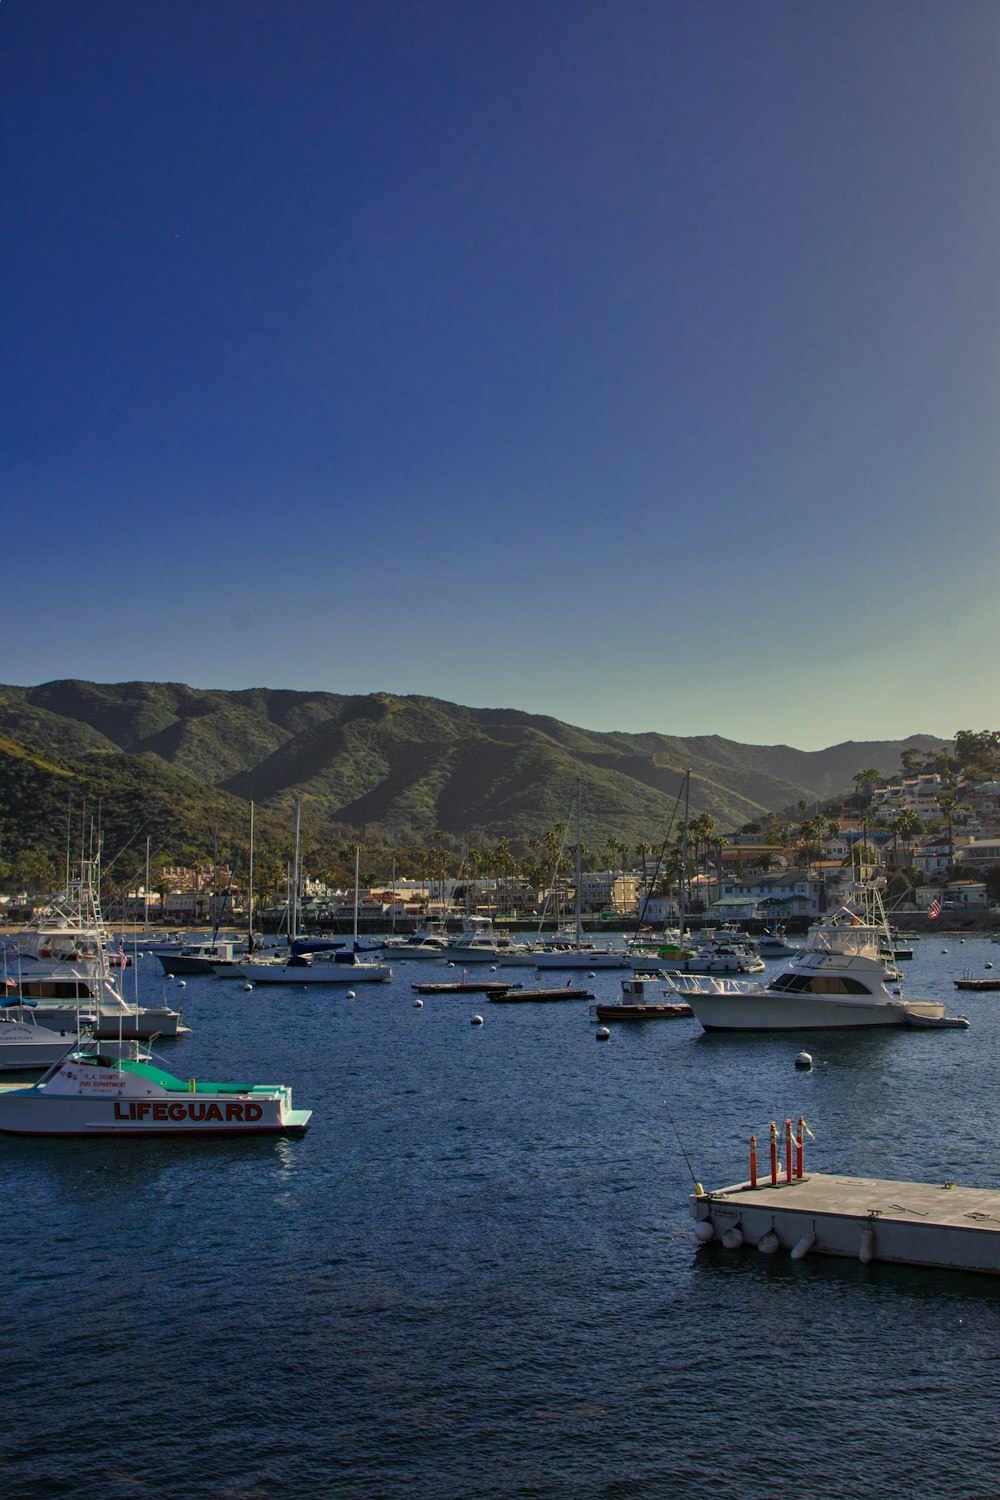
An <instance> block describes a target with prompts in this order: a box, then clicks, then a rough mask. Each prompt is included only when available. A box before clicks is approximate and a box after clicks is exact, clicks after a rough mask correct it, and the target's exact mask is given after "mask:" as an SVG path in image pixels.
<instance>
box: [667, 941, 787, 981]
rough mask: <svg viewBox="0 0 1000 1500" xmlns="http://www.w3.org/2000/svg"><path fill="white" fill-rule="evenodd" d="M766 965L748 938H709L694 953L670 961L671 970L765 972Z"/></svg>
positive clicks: (702, 972) (670, 971)
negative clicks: (747, 940) (745, 940)
mask: <svg viewBox="0 0 1000 1500" xmlns="http://www.w3.org/2000/svg"><path fill="white" fill-rule="evenodd" d="M766 968H767V965H766V964H765V962H764V960H763V959H762V958H761V956H760V954H759V953H757V952H756V950H755V949H754V947H753V945H752V944H751V943H749V942H738V941H737V940H736V939H734V938H718V937H714V938H709V939H708V941H707V942H704V943H702V944H701V946H700V947H699V948H697V949H696V950H695V952H694V953H692V954H691V956H690V957H689V958H681V959H678V960H677V961H676V962H670V963H668V964H667V969H668V972H669V973H671V974H762V973H763V972H764V970H765V969H766Z"/></svg>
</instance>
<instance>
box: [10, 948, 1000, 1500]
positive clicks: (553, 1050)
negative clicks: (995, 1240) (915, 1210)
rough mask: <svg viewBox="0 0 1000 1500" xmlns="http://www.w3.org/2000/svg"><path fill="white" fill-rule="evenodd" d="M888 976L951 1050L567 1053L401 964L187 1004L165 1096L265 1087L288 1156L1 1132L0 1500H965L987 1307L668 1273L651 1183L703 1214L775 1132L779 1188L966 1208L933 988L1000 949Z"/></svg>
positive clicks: (568, 1006)
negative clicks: (809, 1184)
mask: <svg viewBox="0 0 1000 1500" xmlns="http://www.w3.org/2000/svg"><path fill="white" fill-rule="evenodd" d="M944 949H947V950H948V951H947V952H944V951H942V950H944ZM915 952H916V955H917V956H916V957H915V959H914V960H913V961H912V962H911V963H906V964H904V965H903V966H902V967H903V972H904V976H905V986H906V990H907V992H908V993H910V994H912V995H914V996H915V995H917V994H918V993H928V994H934V995H938V996H940V997H941V998H945V999H946V1000H947V1001H948V1004H949V1007H950V1008H951V1009H952V1010H953V1011H962V1012H965V1013H966V1014H968V1015H969V1016H970V1017H971V1018H972V1020H973V1027H972V1029H971V1030H969V1031H966V1032H961V1031H944V1032H937V1033H934V1032H918V1031H913V1032H910V1031H899V1032H897V1031H895V1030H888V1031H886V1032H884V1033H867V1034H863V1035H857V1036H850V1035H838V1034H826V1035H820V1034H816V1035H813V1036H811V1037H805V1036H798V1035H792V1036H785V1037H781V1036H761V1037H739V1036H713V1037H707V1036H704V1035H703V1034H702V1033H701V1031H700V1028H699V1027H698V1025H697V1022H695V1021H693V1020H681V1021H672V1022H652V1023H645V1024H642V1025H636V1026H632V1027H626V1026H621V1027H619V1028H616V1029H615V1030H614V1032H613V1034H612V1037H611V1039H610V1041H608V1042H603V1043H601V1042H598V1041H596V1040H595V1034H594V1029H593V1025H592V1023H591V1022H590V1019H589V1016H588V1011H587V1005H586V1003H578V1002H566V1003H564V1004H560V1005H542V1006H527V1005H526V1006H503V1005H490V1004H489V1003H488V1002H487V1001H486V1000H485V998H484V997H480V996H474V997H473V996H464V997H460V998H445V997H428V998H427V999H426V1001H425V1004H424V1006H423V1008H422V1009H420V1010H418V1009H415V1008H414V1005H413V992H412V990H411V988H410V986H411V984H412V983H413V982H414V981H416V980H422V979H428V978H430V977H432V976H434V977H446V975H447V972H448V971H444V970H439V969H438V968H437V967H436V966H428V965H426V964H405V963H400V964H397V966H396V970H395V977H394V979H393V982H392V984H391V985H374V986H364V985H359V986H358V988H357V998H356V999H354V1000H349V999H348V998H347V997H346V994H343V993H329V992H328V993H326V994H319V993H317V992H315V991H309V990H293V989H289V990H288V991H276V990H273V989H271V990H264V989H263V988H260V989H257V990H255V991H254V992H253V993H252V994H246V993H244V991H243V990H242V987H241V986H240V984H239V983H233V982H226V981H221V980H200V979H194V978H192V979H189V980H188V982H187V984H186V987H185V989H184V991H183V999H184V1008H185V1012H186V1017H187V1020H188V1022H189V1024H190V1025H191V1027H192V1028H193V1031H192V1035H191V1036H189V1037H187V1038H183V1039H179V1040H177V1041H175V1042H173V1043H164V1044H162V1045H161V1049H160V1054H161V1057H162V1059H163V1060H164V1062H165V1065H166V1066H168V1067H170V1068H171V1069H172V1070H173V1071H175V1072H177V1073H178V1074H180V1075H182V1076H185V1077H187V1076H189V1075H192V1074H197V1075H199V1076H202V1077H217V1078H231V1079H236V1078H247V1079H251V1080H253V1081H258V1082H261V1081H263V1082H267V1081H272V1080H281V1081H285V1082H290V1083H291V1084H292V1085H293V1087H294V1091H295V1102H296V1104H298V1105H300V1106H303V1107H311V1108H312V1109H313V1110H314V1111H315V1114H314V1119H313V1128H312V1129H311V1130H310V1132H309V1134H308V1135H307V1136H306V1137H304V1138H302V1139H299V1140H287V1141H278V1142H273V1141H256V1142H253V1141H244V1142H225V1141H220V1142H204V1143H196V1142H181V1141H170V1140H161V1141H155V1140H148V1141H119V1142H115V1143H100V1142H64V1143H53V1142H30V1141H18V1140H11V1139H6V1140H0V1182H2V1193H3V1203H4V1208H5V1211H4V1215H3V1219H2V1238H0V1243H2V1248H3V1253H4V1257H5V1264H6V1276H5V1280H4V1287H5V1294H6V1304H7V1306H6V1317H5V1320H4V1325H3V1334H4V1338H3V1349H4V1360H3V1380H4V1396H5V1403H4V1404H5V1409H6V1421H5V1422H4V1423H3V1424H2V1428H0V1431H2V1439H0V1494H3V1495H10V1496H17V1497H22V1496H26V1497H50V1496H73V1497H76V1496H79V1497H93V1496H96V1495H100V1496H102V1497H110V1500H116V1497H117V1500H125V1497H133V1496H135V1497H145V1496H149V1497H154V1496H155V1497H174V1496H176V1497H181V1496H227V1497H234V1500H235V1497H247V1500H250V1497H254V1500H270V1497H278V1496H282V1497H287V1496H317V1497H345V1500H347V1497H349V1500H356V1497H357V1500H362V1497H364V1500H369V1497H385V1500H396V1497H403V1496H406V1497H407V1500H414V1497H417V1500H420V1497H428V1500H480V1497H482V1500H488V1497H490V1500H492V1497H511V1500H653V1497H657V1500H659V1497H682V1500H684V1497H688V1496H691V1497H695V1496H697V1497H702V1496H704V1495H705V1494H706V1493H711V1494H712V1495H713V1496H715V1497H734V1500H736V1497H738V1500H769V1497H783V1500H784V1497H788V1500H799V1497H801V1500H813V1497H817V1496H837V1497H840V1496H844V1497H867V1496H872V1497H875V1496H912V1495H924V1496H934V1497H952V1496H954V1497H966V1500H974V1497H975V1500H984V1497H986V1496H997V1495H1000V1435H998V1431H997V1424H996V1398H997V1389H998V1374H1000V1368H998V1365H1000V1353H998V1351H1000V1283H994V1281H993V1280H992V1279H990V1278H979V1277H973V1276H966V1275H960V1274H956V1273H948V1272H918V1271H913V1270H908V1269H906V1268H892V1267H884V1266H883V1267H880V1266H877V1265H875V1266H870V1267H863V1266H861V1265H860V1264H855V1263H853V1262H837V1261H824V1260H818V1259H812V1260H810V1259H808V1258H807V1259H806V1260H805V1261H802V1262H800V1263H797V1264H792V1263H791V1261H790V1260H789V1259H788V1257H787V1256H785V1255H782V1256H780V1257H779V1258H765V1257H763V1256H760V1255H759V1254H758V1253H757V1252H756V1251H753V1250H743V1251H740V1252H736V1253H733V1254H728V1253H726V1252H724V1251H722V1250H721V1248H713V1249H709V1250H708V1251H704V1250H697V1249H696V1247H695V1242H694V1237H693V1232H692V1228H693V1226H692V1223H691V1220H690V1217H689V1215H688V1206H687V1193H688V1191H689V1187H690V1183H691V1177H690V1173H689V1171H688V1166H687V1164H686V1162H685V1153H686V1156H687V1158H688V1159H689V1161H690V1164H691V1167H692V1169H693V1171H694V1172H695V1173H696V1175H697V1176H698V1178H700V1180H701V1181H702V1182H703V1183H704V1184H705V1185H706V1186H715V1187H718V1186H722V1185H724V1184H725V1183H728V1182H732V1181H735V1180H738V1179H740V1178H742V1177H743V1176H745V1175H746V1162H747V1144H746V1143H747V1140H748V1137H749V1135H750V1133H751V1132H752V1131H756V1133H757V1134H758V1136H764V1135H765V1134H766V1130H767V1126H768V1123H769V1121H770V1120H771V1119H772V1118H773V1119H777V1120H782V1119H784V1118H785V1116H791V1117H793V1118H795V1117H797V1116H798V1115H800V1114H802V1115H804V1116H805V1118H806V1119H807V1121H808V1122H809V1125H810V1126H811V1128H812V1130H813V1132H814V1133H815V1137H816V1139H815V1141H814V1142H809V1143H808V1145H807V1158H806V1161H807V1167H808V1166H809V1165H812V1166H813V1167H814V1168H816V1169H817V1170H826V1171H840V1172H844V1173H852V1174H856V1175H862V1176H883V1177H887V1176H899V1177H914V1178H919V1179H922V1180H928V1181H937V1180H945V1179H951V1180H958V1181H963V1182H970V1183H974V1184H976V1185H980V1186H989V1185H997V1184H1000V1163H998V1161H997V1157H996V1140H997V1113H998V1110H997V1097H996V1079H997V1076H998V1072H1000V992H997V993H996V994H989V993H987V994H979V995H977V994H962V993H960V992H958V991H955V990H954V988H953V985H952V980H953V979H954V978H956V977H959V976H960V975H961V973H962V972H963V970H964V969H966V968H971V969H972V970H973V971H974V972H975V973H977V974H983V973H985V965H986V964H987V963H992V962H994V961H995V962H996V965H997V969H998V971H1000V947H998V946H996V945H991V944H990V943H989V942H988V941H986V940H985V939H982V938H977V939H971V938H970V939H967V940H966V941H965V942H964V943H960V942H959V940H958V938H957V937H954V936H952V935H948V936H938V937H926V938H923V939H922V940H921V941H920V942H918V943H917V944H915ZM139 973H140V979H141V986H142V988H141V998H143V999H146V1000H148V1001H151V1000H153V999H156V998H158V997H159V996H160V994H161V992H162V989H163V981H162V978H161V976H160V973H159V964H158V962H157V961H156V960H155V959H150V958H145V959H143V960H141V961H140V964H139ZM511 973H512V974H513V977H515V978H517V979H518V980H520V981H521V982H523V983H527V982H530V980H531V979H532V977H533V976H532V971H531V970H526V971H525V970H521V971H517V972H516V973H515V971H511ZM549 978H550V979H551V976H549ZM619 979H620V976H619V975H617V974H615V973H604V974H599V975H598V976H597V977H596V978H595V979H594V980H592V981H591V982H590V985H591V988H592V989H593V990H594V992H595V993H596V994H598V995H599V996H601V997H606V998H612V997H613V996H614V995H616V994H617V992H618V987H619ZM167 989H168V993H170V994H172V995H173V996H174V997H175V998H176V997H177V995H178V990H177V986H176V984H173V985H169V986H167ZM475 1013H478V1014H481V1015H482V1016H483V1017H484V1024H483V1025H482V1026H473V1025H471V1024H470V1019H471V1017H472V1015H473V1014H475ZM803 1046H807V1047H808V1049H809V1050H810V1051H811V1052H812V1053H813V1055H814V1058H815V1062H816V1066H815V1067H814V1070H813V1071H812V1072H811V1073H801V1072H798V1071H797V1070H796V1069H795V1068H794V1066H793V1063H794V1058H795V1055H796V1053H797V1052H798V1051H799V1050H800V1049H801V1048H802V1047H803Z"/></svg>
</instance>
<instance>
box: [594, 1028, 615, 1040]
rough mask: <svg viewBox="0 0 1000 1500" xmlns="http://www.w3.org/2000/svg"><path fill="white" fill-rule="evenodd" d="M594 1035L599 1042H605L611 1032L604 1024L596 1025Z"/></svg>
mask: <svg viewBox="0 0 1000 1500" xmlns="http://www.w3.org/2000/svg"><path fill="white" fill-rule="evenodd" d="M594 1035H595V1036H596V1038H597V1040H598V1041H599V1042H606V1041H607V1039H608V1037H609V1036H610V1035H611V1032H610V1031H609V1030H608V1028H607V1027H606V1026H598V1028H597V1030H596V1031H595V1032H594Z"/></svg>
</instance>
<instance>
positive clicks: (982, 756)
mask: <svg viewBox="0 0 1000 1500" xmlns="http://www.w3.org/2000/svg"><path fill="white" fill-rule="evenodd" d="M954 758H955V762H956V764H957V768H958V769H959V770H960V771H964V772H965V773H966V775H969V776H972V777H973V778H977V777H978V778H981V779H985V778H986V777H989V776H995V775H996V774H997V773H998V772H1000V732H998V731H997V730H995V729H981V730H979V731H978V732H977V731H974V730H972V729H960V730H959V731H958V733H957V734H956V735H955V756H954Z"/></svg>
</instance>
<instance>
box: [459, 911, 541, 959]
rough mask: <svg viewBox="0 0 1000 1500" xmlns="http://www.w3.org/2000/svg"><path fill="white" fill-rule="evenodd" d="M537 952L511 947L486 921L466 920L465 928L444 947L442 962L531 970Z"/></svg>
mask: <svg viewBox="0 0 1000 1500" xmlns="http://www.w3.org/2000/svg"><path fill="white" fill-rule="evenodd" d="M537 953H538V949H537V946H536V945H535V944H532V943H512V942H511V940H510V935H509V934H508V933H506V932H502V931H501V932H497V931H496V929H495V928H494V926H493V923H492V922H491V921H490V919H489V917H468V918H467V919H466V924H465V928H464V930H463V931H462V932H460V933H458V934H457V935H456V936H455V937H454V938H452V940H451V942H450V943H449V944H448V948H447V951H446V953H445V958H447V959H449V960H450V961H451V962H452V963H456V964H508V965H509V964H521V965H531V966H532V967H534V964H535V960H536V958H537Z"/></svg>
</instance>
